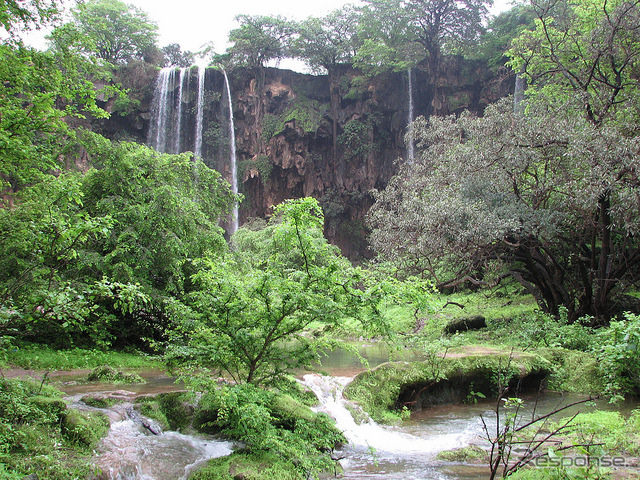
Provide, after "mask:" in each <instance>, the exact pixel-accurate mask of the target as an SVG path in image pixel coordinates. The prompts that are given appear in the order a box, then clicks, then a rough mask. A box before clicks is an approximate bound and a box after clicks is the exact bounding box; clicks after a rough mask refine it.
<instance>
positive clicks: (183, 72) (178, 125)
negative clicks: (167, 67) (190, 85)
mask: <svg viewBox="0 0 640 480" xmlns="http://www.w3.org/2000/svg"><path fill="white" fill-rule="evenodd" d="M188 72H189V71H188V69H186V68H181V69H180V80H179V82H180V85H179V87H178V99H177V101H176V121H175V122H174V125H175V129H174V133H173V153H180V147H181V145H180V137H181V134H182V93H183V90H184V84H185V81H187V79H188V77H189V75H188Z"/></svg>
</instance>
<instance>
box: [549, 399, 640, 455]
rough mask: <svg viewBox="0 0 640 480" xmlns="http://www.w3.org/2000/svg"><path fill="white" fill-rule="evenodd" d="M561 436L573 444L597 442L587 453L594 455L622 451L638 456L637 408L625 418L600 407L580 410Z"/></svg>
mask: <svg viewBox="0 0 640 480" xmlns="http://www.w3.org/2000/svg"><path fill="white" fill-rule="evenodd" d="M565 420H566V419H565ZM562 424H564V421H562V420H560V421H559V422H557V423H556V424H555V425H554V426H555V427H557V426H560V425H562ZM554 426H552V427H551V428H554ZM561 436H562V437H564V438H566V439H567V441H568V442H572V443H574V444H583V445H584V444H599V445H597V446H595V447H591V453H592V454H594V455H596V456H598V455H621V454H625V455H631V456H634V457H637V456H640V410H634V411H633V412H632V413H631V415H630V416H629V418H625V417H623V416H622V415H621V414H620V412H609V411H603V410H596V411H594V412H589V413H581V414H579V415H578V416H577V417H576V418H574V419H573V420H572V421H571V423H570V424H569V426H568V427H567V428H566V429H564V430H563V431H562V433H561ZM565 443H566V442H565Z"/></svg>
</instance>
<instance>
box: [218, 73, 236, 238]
mask: <svg viewBox="0 0 640 480" xmlns="http://www.w3.org/2000/svg"><path fill="white" fill-rule="evenodd" d="M222 73H224V85H225V90H226V92H227V101H228V104H229V147H230V152H229V161H230V165H231V191H232V192H233V194H234V195H237V194H238V168H237V165H236V131H235V125H234V123H233V103H232V101H231V87H230V86H229V77H228V76H227V72H226V71H225V70H222ZM231 216H232V218H231V231H230V234H231V235H233V234H234V233H236V232H237V231H238V226H239V225H238V202H234V204H233V211H232V214H231Z"/></svg>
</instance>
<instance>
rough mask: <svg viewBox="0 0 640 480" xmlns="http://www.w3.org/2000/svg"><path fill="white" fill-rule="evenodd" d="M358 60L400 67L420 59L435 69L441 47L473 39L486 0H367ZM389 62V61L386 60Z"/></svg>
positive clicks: (381, 66) (478, 30)
mask: <svg viewBox="0 0 640 480" xmlns="http://www.w3.org/2000/svg"><path fill="white" fill-rule="evenodd" d="M365 3H366V5H365V7H364V8H363V19H362V27H361V29H362V40H363V48H362V49H361V50H360V51H359V52H358V62H357V63H358V64H360V65H363V66H365V67H366V66H367V65H369V66H371V65H373V66H375V67H377V68H376V70H377V71H379V70H380V69H382V70H384V69H390V68H392V69H396V70H404V69H406V68H407V67H409V66H411V65H415V64H416V63H417V62H418V61H420V60H423V59H424V60H425V61H426V64H427V68H428V70H429V73H430V74H431V75H436V74H437V73H438V71H439V65H440V57H441V55H442V50H443V48H446V49H447V50H449V51H456V50H457V49H460V48H462V47H465V46H467V45H469V44H472V43H474V42H477V39H478V37H479V35H480V33H481V32H482V31H483V26H482V24H483V22H484V20H485V19H486V16H487V13H488V10H487V7H488V6H490V5H491V4H492V1H491V0H366V2H365ZM389 62H390V63H389Z"/></svg>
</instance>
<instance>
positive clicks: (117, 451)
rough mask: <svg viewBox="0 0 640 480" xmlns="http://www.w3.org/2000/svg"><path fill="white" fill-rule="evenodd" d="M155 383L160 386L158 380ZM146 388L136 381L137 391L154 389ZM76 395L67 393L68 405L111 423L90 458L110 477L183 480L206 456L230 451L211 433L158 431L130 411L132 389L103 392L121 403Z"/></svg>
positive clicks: (229, 446)
mask: <svg viewBox="0 0 640 480" xmlns="http://www.w3.org/2000/svg"><path fill="white" fill-rule="evenodd" d="M160 384H162V385H164V378H163V381H162V382H160ZM102 387H103V390H104V387H105V385H104V384H103V385H102ZM147 387H148V388H147V389H146V390H145V389H144V387H142V386H141V385H140V386H138V390H139V391H140V390H143V391H145V393H146V392H147V391H151V392H153V393H157V388H156V387H158V385H157V384H154V382H152V384H151V385H147ZM127 388H129V386H127ZM174 389H175V386H174ZM93 391H95V390H93ZM82 395H83V393H79V394H75V395H72V396H70V397H67V400H69V401H70V402H71V406H72V407H73V408H77V409H79V410H84V411H98V412H102V413H104V414H105V415H107V417H108V418H109V421H110V423H111V428H110V429H109V433H108V434H107V436H106V437H105V438H104V439H103V440H102V441H101V443H100V446H99V448H98V451H97V453H96V458H95V464H96V466H98V467H99V468H100V469H101V470H102V472H103V473H104V474H106V478H108V479H110V480H177V479H186V478H188V475H189V474H190V472H191V471H192V470H193V469H194V468H196V467H198V466H199V465H201V464H203V463H205V462H206V461H207V460H209V459H212V458H216V457H221V456H225V455H229V454H230V453H231V452H232V447H233V445H232V443H231V442H228V441H223V440H220V439H217V438H214V437H211V436H206V435H184V434H181V433H178V432H173V431H166V432H162V430H161V428H160V427H159V426H158V425H157V424H156V423H155V422H154V421H153V420H150V419H148V418H146V417H144V416H142V415H140V414H139V413H138V412H137V411H136V410H135V409H134V407H133V401H134V399H135V397H136V396H137V395H138V393H136V392H132V391H126V390H116V391H110V392H108V395H109V396H110V397H113V398H118V399H119V400H121V403H118V404H116V405H115V406H113V407H109V408H95V407H90V406H88V405H86V404H85V403H83V402H82V401H81V400H80V399H81V397H82Z"/></svg>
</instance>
